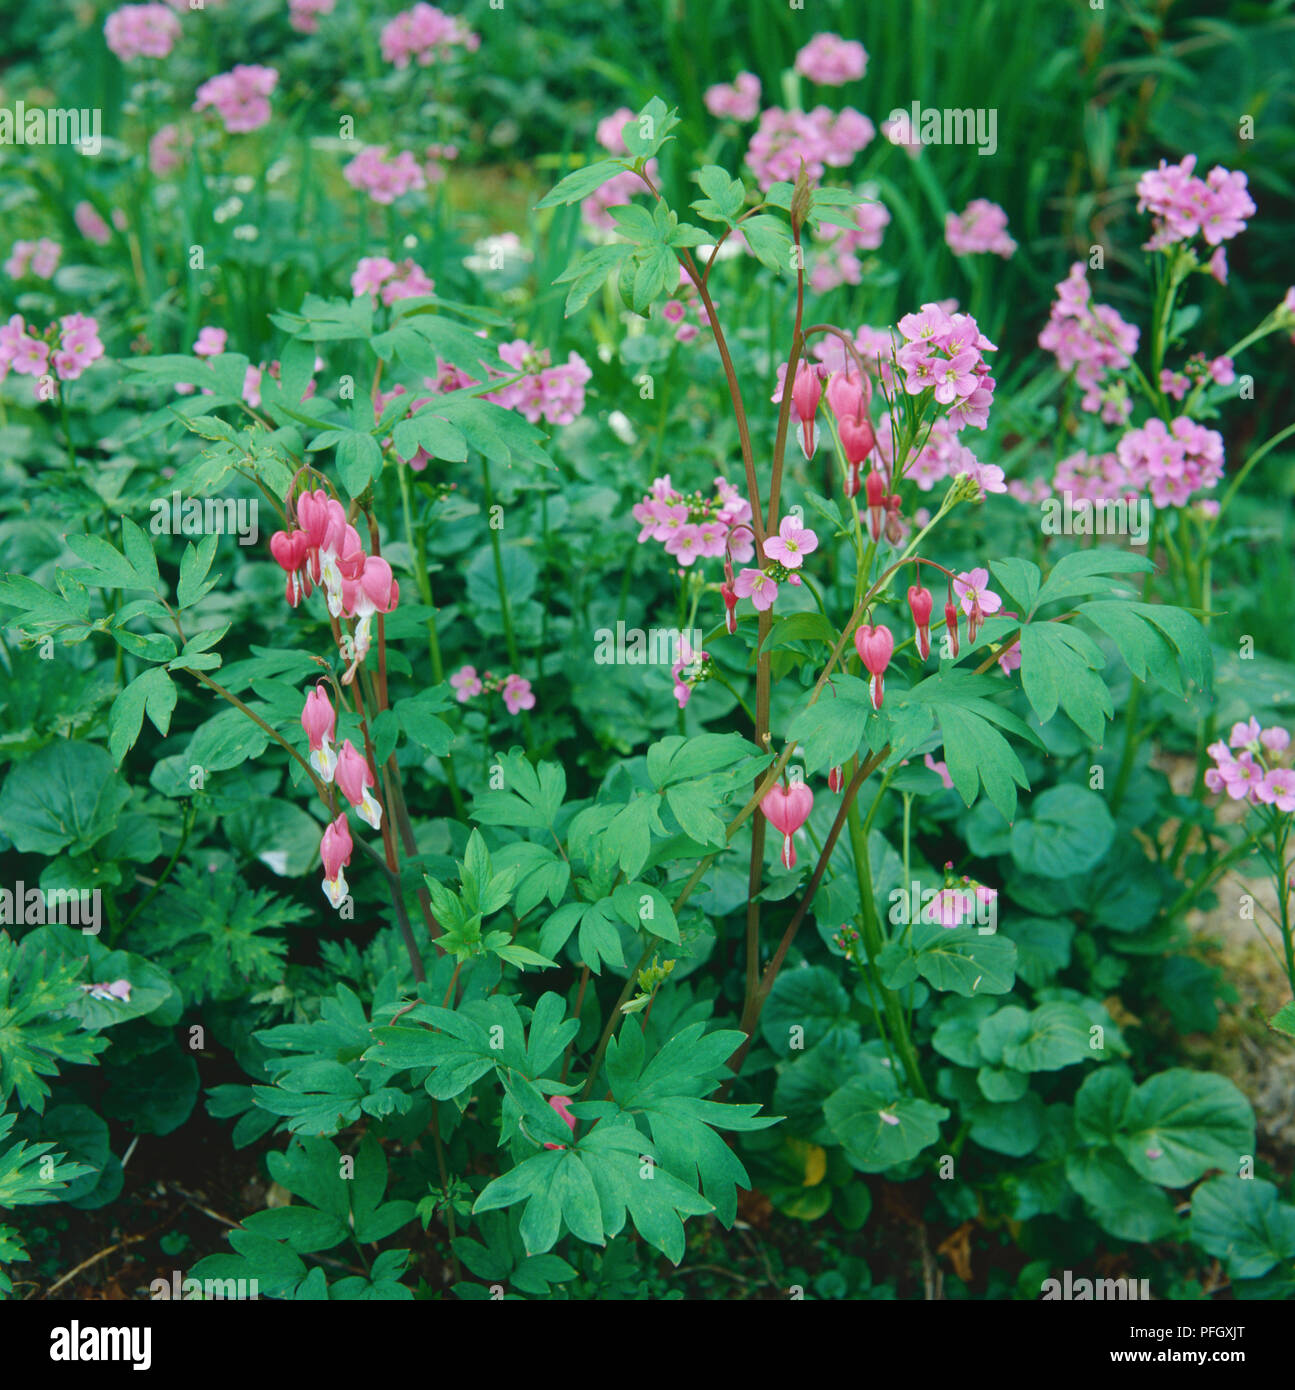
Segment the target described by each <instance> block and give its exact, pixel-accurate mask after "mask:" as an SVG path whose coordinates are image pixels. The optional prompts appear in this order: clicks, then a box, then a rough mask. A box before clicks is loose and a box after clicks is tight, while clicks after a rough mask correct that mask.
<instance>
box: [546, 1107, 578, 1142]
mask: <svg viewBox="0 0 1295 1390" xmlns="http://www.w3.org/2000/svg"><path fill="white" fill-rule="evenodd" d="M549 1104H550V1105H551V1106H552V1107H553V1108H554V1110H556V1111H557V1112H558V1114H559V1115H561V1116H562V1118H563V1119H564V1120H565V1121H566V1122H567V1124H568V1125H569V1126H570V1128H571V1133H572V1134H574V1133H575V1132H576V1117H575V1116H574V1115H573V1114H572V1113H571V1104H572V1102H571V1097H570V1096H550V1097H549ZM544 1147H545V1148H546V1149H565V1148H566V1145H565V1144H545V1146H544Z"/></svg>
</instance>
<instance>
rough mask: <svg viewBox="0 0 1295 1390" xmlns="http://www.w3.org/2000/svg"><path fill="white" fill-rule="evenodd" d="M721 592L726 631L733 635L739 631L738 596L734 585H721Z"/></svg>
mask: <svg viewBox="0 0 1295 1390" xmlns="http://www.w3.org/2000/svg"><path fill="white" fill-rule="evenodd" d="M719 592H720V597H721V598H722V599H723V600H724V629H725V631H726V632H728V633H729V634H732V633H734V632H736V631H737V594H736V593H735V592H734V591H733V586H732V584H721V585H720V587H719Z"/></svg>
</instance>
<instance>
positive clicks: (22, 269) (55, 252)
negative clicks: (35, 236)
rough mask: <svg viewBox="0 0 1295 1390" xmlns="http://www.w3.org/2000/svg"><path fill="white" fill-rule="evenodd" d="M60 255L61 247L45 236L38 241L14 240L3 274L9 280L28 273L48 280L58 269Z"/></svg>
mask: <svg viewBox="0 0 1295 1390" xmlns="http://www.w3.org/2000/svg"><path fill="white" fill-rule="evenodd" d="M62 255H63V248H62V247H61V246H60V245H59V244H58V242H57V241H51V240H50V239H49V237H47V236H43V237H41V239H40V240H39V241H15V242H14V244H13V250H12V251H10V253H9V259H8V260H7V261H6V262H5V263H4V270H5V274H6V275H7V276H9V278H10V279H11V280H21V279H22V278H23V276H24V275H26V274H28V273H30V274H32V275H34V276H36V278H37V279H38V280H48V279H50V278H51V276H53V274H54V272H55V271H56V270H57V269H58V263H59V259H60V258H61V257H62Z"/></svg>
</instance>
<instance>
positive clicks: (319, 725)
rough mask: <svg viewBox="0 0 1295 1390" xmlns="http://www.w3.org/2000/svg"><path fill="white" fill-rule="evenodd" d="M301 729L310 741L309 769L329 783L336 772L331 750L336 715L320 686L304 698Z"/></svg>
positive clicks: (335, 763) (335, 755) (335, 759)
mask: <svg viewBox="0 0 1295 1390" xmlns="http://www.w3.org/2000/svg"><path fill="white" fill-rule="evenodd" d="M301 727H302V728H303V729H305V731H306V737H307V738H308V739H309V740H310V765H311V767H313V768H314V769H315V771H316V772H317V773H319V775H320V777H321V778H322V779H323V780H324V781H325V782H331V781H332V780H333V774H334V773H335V772H336V771H337V753H336V752H335V751H334V749H333V736H334V734H335V732H336V730H337V715H336V713H335V712H334V710H333V705H332V702H331V701H330V700H329V698H328V692H327V691H326V690H325V689H324V687H323V685H322V684H321V685H317V686H316V687H315V688H314V689H313V690H312V691H311V692H310V694H309V695H307V696H306V707H305V708H304V709H303V710H302V711H301Z"/></svg>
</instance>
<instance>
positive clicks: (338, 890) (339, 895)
mask: <svg viewBox="0 0 1295 1390" xmlns="http://www.w3.org/2000/svg"><path fill="white" fill-rule="evenodd" d="M354 848H355V846H354V845H353V844H352V842H351V832H350V830H349V829H348V828H347V825H346V813H345V812H343V813H342V814H341V815H340V816H338V818H337V819H336V820H335V821H333V822H332V824H331V825H329V826H328V828H327V829H326V830H325V831H324V838H323V839H322V840H321V841H320V844H319V854H320V858H322V859H323V861H324V896H325V897H326V898H327V899H328V901H329V902H330V903H331V904H332V905H333V906H334V907H341V905H342V903H343V902H344V901H345V900H346V895H347V892H348V889H347V887H346V875H345V874H344V873H343V872H342V870H343V868H344V867H345V866H346V865H347V864H349V863H350V862H351V851H352V850H353V849H354Z"/></svg>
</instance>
